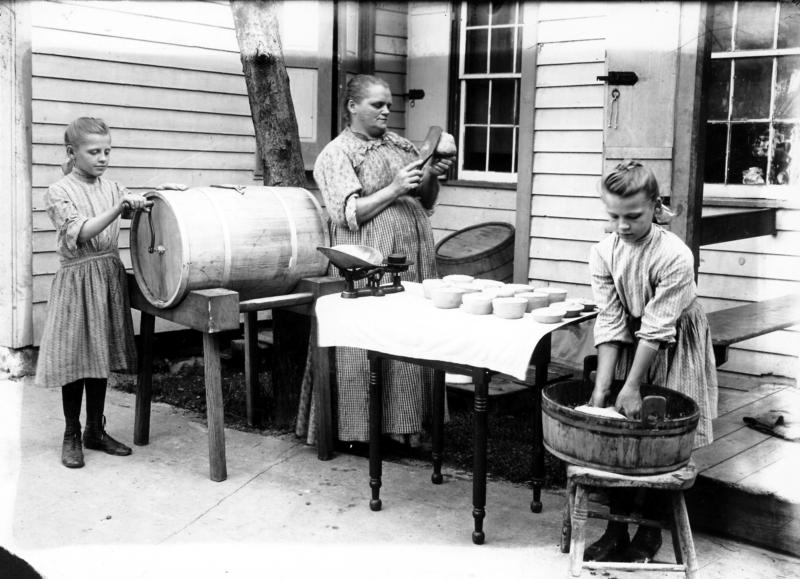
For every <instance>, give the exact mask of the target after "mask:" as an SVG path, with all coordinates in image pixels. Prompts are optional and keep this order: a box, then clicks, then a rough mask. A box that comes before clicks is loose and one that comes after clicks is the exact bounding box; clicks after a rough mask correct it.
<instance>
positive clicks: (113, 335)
mask: <svg viewBox="0 0 800 579" xmlns="http://www.w3.org/2000/svg"><path fill="white" fill-rule="evenodd" d="M126 192H127V191H126V189H125V188H124V187H122V186H120V185H119V184H117V183H116V182H114V181H109V180H108V179H104V178H102V177H98V178H89V177H85V176H83V175H81V174H78V173H76V172H75V171H73V172H71V173H69V174H68V175H65V176H64V177H63V178H62V179H61V180H59V181H58V182H56V183H54V184H53V185H51V186H50V187H49V189H48V190H47V194H46V196H45V203H46V205H47V214H48V216H49V217H50V220H51V221H52V222H53V225H54V226H55V228H56V234H57V246H56V251H57V253H58V255H59V257H60V258H61V266H60V267H59V269H58V271H57V272H56V275H55V279H54V280H53V284H52V286H51V289H50V301H49V302H48V304H47V318H46V320H45V324H44V333H43V335H42V339H41V343H40V345H39V360H38V363H37V368H36V383H37V384H38V385H41V386H48V387H59V386H64V385H65V384H68V383H70V382H74V381H76V380H80V379H82V378H107V377H108V375H109V373H110V372H112V371H121V372H133V371H135V369H136V348H135V344H134V341H133V322H132V320H131V311H130V303H129V301H128V288H127V282H126V278H125V266H124V265H123V264H122V261H121V260H120V258H119V251H118V249H117V238H118V237H119V221H120V220H119V218H118V219H116V220H115V221H113V222H112V223H111V224H110V225H109V226H108V227H107V228H106V229H104V230H103V231H102V232H100V233H99V234H98V235H97V236H95V237H93V238H92V239H90V240H88V241H86V242H80V241H78V233H79V232H80V230H81V227H82V226H83V224H84V222H85V221H86V220H87V219H89V218H91V217H94V216H95V215H97V214H99V213H102V212H103V211H105V210H106V209H108V208H109V207H111V206H112V205H115V204H117V203H119V200H120V199H121V198H122V196H123V195H125V194H126Z"/></svg>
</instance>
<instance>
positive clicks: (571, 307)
mask: <svg viewBox="0 0 800 579" xmlns="http://www.w3.org/2000/svg"><path fill="white" fill-rule="evenodd" d="M553 306H554V307H555V306H558V307H559V308H560V309H561V310H563V312H564V317H565V318H577V317H578V316H579V315H581V313H583V304H579V303H578V302H574V301H568V302H558V303H555V304H553Z"/></svg>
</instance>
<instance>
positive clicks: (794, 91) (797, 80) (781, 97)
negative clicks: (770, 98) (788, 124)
mask: <svg viewBox="0 0 800 579" xmlns="http://www.w3.org/2000/svg"><path fill="white" fill-rule="evenodd" d="M774 117H775V119H797V118H800V56H783V57H779V58H778V76H777V82H776V83H775V114H774Z"/></svg>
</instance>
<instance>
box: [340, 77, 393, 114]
mask: <svg viewBox="0 0 800 579" xmlns="http://www.w3.org/2000/svg"><path fill="white" fill-rule="evenodd" d="M375 84H379V85H381V86H384V87H386V88H387V89H389V92H391V88H390V87H389V83H388V82H386V81H385V80H383V79H382V78H381V77H379V76H375V75H372V74H357V75H355V76H354V77H353V78H351V79H350V80H349V81H348V82H347V89H346V91H345V94H344V115H345V118H346V119H347V120H348V121H349V120H350V111H349V109H348V108H347V105H348V103H350V101H351V100H352V101H353V102H355V103H360V102H361V101H362V100H364V99H365V98H366V96H367V89H368V88H369V87H371V86H372V85H375Z"/></svg>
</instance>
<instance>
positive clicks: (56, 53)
mask: <svg viewBox="0 0 800 579" xmlns="http://www.w3.org/2000/svg"><path fill="white" fill-rule="evenodd" d="M32 24H33V27H32V37H31V43H32V63H31V67H32V97H33V98H32V120H33V127H32V140H33V152H32V164H33V166H32V181H33V192H32V201H33V209H34V213H33V216H32V219H33V240H32V243H33V251H34V255H33V273H34V279H33V301H34V305H33V307H34V328H35V330H34V341H35V342H36V343H38V341H39V339H40V335H41V321H42V318H43V315H44V306H45V303H46V301H47V298H48V294H49V291H50V285H51V283H52V278H53V274H54V273H55V271H56V270H57V268H58V256H57V255H56V254H55V253H54V248H55V235H56V233H55V231H54V229H53V226H52V224H51V223H50V220H49V218H48V217H47V215H46V213H45V212H44V195H45V192H46V190H47V187H48V186H49V185H50V184H51V183H53V182H54V181H56V180H58V179H59V178H60V177H61V170H60V167H59V166H60V164H61V163H62V162H63V161H64V158H65V155H64V146H63V139H64V127H65V126H66V125H67V124H68V123H69V122H70V121H71V120H73V119H74V118H76V117H78V116H96V117H101V118H103V119H105V120H106V121H107V122H108V124H109V126H110V127H111V131H112V143H113V147H114V148H113V152H112V159H111V168H110V169H109V171H108V178H110V179H113V180H116V181H119V182H120V183H122V184H123V185H125V186H127V187H128V188H129V189H131V190H133V191H138V192H144V191H147V190H149V189H152V188H153V187H155V186H157V185H159V184H161V183H164V182H179V183H184V184H187V185H190V186H192V185H206V184H210V183H241V184H252V183H253V168H254V158H253V153H254V150H255V139H254V137H253V122H252V119H251V116H250V105H249V102H248V98H247V89H246V85H245V82H244V78H243V76H242V66H241V62H240V59H239V49H238V44H237V41H236V35H235V32H234V29H233V18H232V15H231V11H230V6H229V5H227V3H210V2H191V3H190V2H186V3H181V4H178V3H166V4H164V3H157V2H152V3H149V2H130V3H117V2H36V3H34V5H33V8H32ZM119 246H120V249H121V255H122V259H123V262H124V263H125V264H126V266H127V267H130V257H129V254H128V251H127V248H128V246H129V222H123V229H122V231H121V233H120V240H119Z"/></svg>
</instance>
